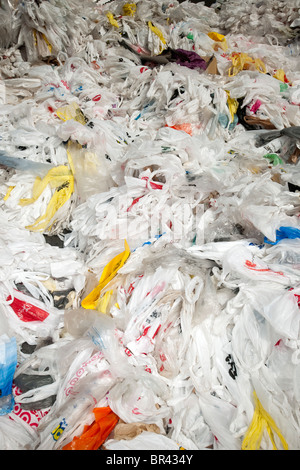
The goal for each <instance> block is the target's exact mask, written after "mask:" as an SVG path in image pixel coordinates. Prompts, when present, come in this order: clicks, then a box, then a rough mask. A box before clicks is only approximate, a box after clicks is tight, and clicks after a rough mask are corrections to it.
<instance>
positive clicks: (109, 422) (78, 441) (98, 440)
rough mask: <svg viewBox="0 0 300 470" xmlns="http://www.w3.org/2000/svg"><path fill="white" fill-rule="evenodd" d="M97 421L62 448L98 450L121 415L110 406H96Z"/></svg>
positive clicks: (94, 410) (94, 411)
mask: <svg viewBox="0 0 300 470" xmlns="http://www.w3.org/2000/svg"><path fill="white" fill-rule="evenodd" d="M93 413H94V415H95V421H94V423H93V424H91V425H89V426H88V425H87V426H85V427H84V430H83V433H82V434H81V436H80V437H77V436H75V437H74V438H73V440H72V442H69V444H67V445H65V446H64V447H63V448H62V450H98V449H99V447H100V446H101V445H102V444H103V443H104V442H105V441H106V439H107V437H108V436H109V434H110V433H111V432H112V430H113V429H114V427H115V426H116V424H117V423H118V421H119V417H118V416H117V415H116V414H115V413H114V412H113V411H112V410H111V409H110V407H109V406H106V407H103V408H94V409H93Z"/></svg>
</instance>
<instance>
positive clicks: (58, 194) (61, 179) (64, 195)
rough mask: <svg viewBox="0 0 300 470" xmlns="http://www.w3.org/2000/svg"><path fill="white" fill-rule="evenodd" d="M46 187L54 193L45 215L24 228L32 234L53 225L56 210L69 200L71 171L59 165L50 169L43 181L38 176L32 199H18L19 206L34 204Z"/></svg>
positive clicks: (72, 189)
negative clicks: (53, 189)
mask: <svg viewBox="0 0 300 470" xmlns="http://www.w3.org/2000/svg"><path fill="white" fill-rule="evenodd" d="M48 185H50V187H51V188H55V192H54V194H53V196H52V198H51V199H50V202H49V203H48V206H47V209H46V212H45V214H44V215H41V216H40V217H39V218H38V219H37V220H36V221H35V223H34V224H32V225H28V226H27V227H26V228H27V229H28V230H32V231H33V232H42V231H44V230H46V229H48V228H50V227H51V226H52V225H53V223H54V221H53V218H54V216H55V214H56V212H57V211H58V209H59V208H60V207H62V206H63V205H64V204H65V203H66V202H67V201H68V200H69V199H70V197H71V195H72V193H73V191H74V176H73V174H72V171H71V170H70V169H69V168H68V167H66V166H64V165H60V166H57V167H54V168H51V170H50V171H48V173H47V175H46V176H45V177H44V178H43V179H41V178H40V177H39V176H38V177H37V178H36V180H35V182H34V185H33V189H32V197H31V198H26V199H20V201H19V205H20V206H27V205H28V204H32V203H33V202H35V201H36V200H37V199H38V198H39V197H40V196H41V194H42V192H43V191H44V190H45V189H46V187H47V186H48Z"/></svg>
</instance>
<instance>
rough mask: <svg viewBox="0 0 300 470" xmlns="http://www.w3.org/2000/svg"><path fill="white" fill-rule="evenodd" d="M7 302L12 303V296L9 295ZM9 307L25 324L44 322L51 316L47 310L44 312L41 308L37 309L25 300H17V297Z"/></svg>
mask: <svg viewBox="0 0 300 470" xmlns="http://www.w3.org/2000/svg"><path fill="white" fill-rule="evenodd" d="M6 300H7V301H10V300H11V296H10V295H9V296H8V297H7V299H6ZM9 306H10V307H11V308H12V309H13V311H14V312H15V314H16V315H17V317H18V318H19V319H20V320H22V321H23V322H31V321H44V320H46V318H47V317H48V316H49V313H48V312H46V311H45V310H42V309H41V308H39V307H36V305H32V304H30V303H28V302H26V301H24V300H20V299H17V298H16V297H15V298H14V300H13V302H12V303H11V304H10V305H9Z"/></svg>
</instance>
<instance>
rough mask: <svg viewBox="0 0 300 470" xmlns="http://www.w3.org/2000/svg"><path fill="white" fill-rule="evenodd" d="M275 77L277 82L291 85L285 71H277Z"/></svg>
mask: <svg viewBox="0 0 300 470" xmlns="http://www.w3.org/2000/svg"><path fill="white" fill-rule="evenodd" d="M273 77H274V78H277V80H280V81H281V82H283V83H289V80H288V79H287V77H286V74H285V72H284V70H282V69H279V70H276V72H275V74H274V75H273Z"/></svg>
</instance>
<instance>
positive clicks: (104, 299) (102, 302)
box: [96, 290, 113, 313]
mask: <svg viewBox="0 0 300 470" xmlns="http://www.w3.org/2000/svg"><path fill="white" fill-rule="evenodd" d="M112 294H113V290H108V291H107V292H105V294H104V295H103V296H101V297H99V299H98V301H97V304H96V310H98V312H100V313H107V307H108V304H109V301H110V299H111V296H112Z"/></svg>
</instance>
